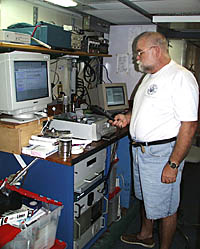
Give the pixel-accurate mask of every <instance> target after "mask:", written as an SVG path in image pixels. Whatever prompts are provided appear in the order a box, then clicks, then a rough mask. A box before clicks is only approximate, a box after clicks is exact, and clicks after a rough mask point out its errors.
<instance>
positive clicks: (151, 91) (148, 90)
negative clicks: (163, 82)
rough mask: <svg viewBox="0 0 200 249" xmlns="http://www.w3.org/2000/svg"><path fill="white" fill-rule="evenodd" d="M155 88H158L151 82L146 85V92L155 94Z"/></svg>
mask: <svg viewBox="0 0 200 249" xmlns="http://www.w3.org/2000/svg"><path fill="white" fill-rule="evenodd" d="M157 90H158V86H157V85H156V84H152V85H150V86H149V87H148V89H147V94H148V95H153V94H155V93H156V92H157Z"/></svg>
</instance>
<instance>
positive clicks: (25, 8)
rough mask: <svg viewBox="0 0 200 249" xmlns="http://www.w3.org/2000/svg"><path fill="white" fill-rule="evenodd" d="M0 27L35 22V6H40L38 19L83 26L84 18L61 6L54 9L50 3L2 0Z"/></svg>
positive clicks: (57, 23) (60, 24)
mask: <svg viewBox="0 0 200 249" xmlns="http://www.w3.org/2000/svg"><path fill="white" fill-rule="evenodd" d="M0 3H1V12H0V14H1V15H0V27H1V28H3V29H5V28H7V27H8V26H9V25H11V24H15V23H19V22H26V23H29V24H33V6H35V7H38V21H45V22H51V23H55V24H56V25H59V26H62V25H64V24H66V25H71V24H72V23H73V24H74V25H75V26H77V27H81V25H82V18H81V17H80V16H79V15H71V14H69V13H68V12H63V11H61V10H60V9H59V8H56V9H52V8H51V7H47V6H49V5H48V4H46V5H44V6H41V5H40V3H39V1H30V2H29V1H28V0H27V1H25V0H1V2H0Z"/></svg>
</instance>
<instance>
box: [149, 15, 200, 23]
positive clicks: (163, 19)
mask: <svg viewBox="0 0 200 249" xmlns="http://www.w3.org/2000/svg"><path fill="white" fill-rule="evenodd" d="M152 22H153V23H159V22H200V15H199V16H153V20H152Z"/></svg>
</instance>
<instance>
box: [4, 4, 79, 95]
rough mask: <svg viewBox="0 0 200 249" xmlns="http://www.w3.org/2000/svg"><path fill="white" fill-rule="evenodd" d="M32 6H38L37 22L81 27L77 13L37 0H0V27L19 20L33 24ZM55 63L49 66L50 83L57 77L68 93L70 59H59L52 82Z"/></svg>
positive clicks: (5, 26)
mask: <svg viewBox="0 0 200 249" xmlns="http://www.w3.org/2000/svg"><path fill="white" fill-rule="evenodd" d="M34 6H35V7H38V22H39V21H44V22H50V23H54V24H56V25H58V26H62V25H64V24H65V25H72V24H74V25H75V26H76V27H79V28H81V25H82V17H80V16H79V15H75V14H70V13H68V12H67V11H65V12H64V11H63V10H61V9H60V8H54V9H52V7H50V6H49V5H48V4H43V5H41V4H40V2H39V1H38V0H33V1H30V0H26V1H25V0H0V28H2V29H6V28H7V27H8V26H9V25H12V24H16V23H21V22H23V23H28V24H31V25H33V7H34ZM47 6H49V7H47ZM55 65H56V64H55V63H54V64H52V66H51V74H50V78H51V83H56V82H57V80H58V78H59V81H61V82H62V84H63V91H64V92H65V93H66V94H67V95H69V89H70V88H69V85H70V65H71V64H70V61H69V60H64V59H63V58H62V59H61V60H59V62H58V64H57V74H56V76H55V82H53V79H54V72H55ZM54 94H55V95H57V87H55V88H54Z"/></svg>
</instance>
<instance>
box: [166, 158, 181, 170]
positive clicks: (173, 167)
mask: <svg viewBox="0 0 200 249" xmlns="http://www.w3.org/2000/svg"><path fill="white" fill-rule="evenodd" d="M168 164H169V166H170V167H171V168H172V169H178V167H179V165H178V164H176V163H175V162H171V161H170V160H169V161H168Z"/></svg>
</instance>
